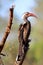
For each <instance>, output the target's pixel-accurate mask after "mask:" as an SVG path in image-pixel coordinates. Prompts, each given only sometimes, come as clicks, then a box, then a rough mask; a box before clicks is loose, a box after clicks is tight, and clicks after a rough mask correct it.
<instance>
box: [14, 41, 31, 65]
mask: <svg viewBox="0 0 43 65" xmlns="http://www.w3.org/2000/svg"><path fill="white" fill-rule="evenodd" d="M30 41H31V40H28V42H30ZM28 42H27V45H26V46H24V49H23V51H24V50H25V52H24V54H23V55H22V59H21V60H20V61H15V63H14V65H22V64H23V61H24V59H25V57H26V54H27V51H28V49H29V44H28Z"/></svg>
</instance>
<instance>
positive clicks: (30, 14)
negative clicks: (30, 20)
mask: <svg viewBox="0 0 43 65" xmlns="http://www.w3.org/2000/svg"><path fill="white" fill-rule="evenodd" d="M30 16H33V17H35V18H38V17H37V16H36V15H35V14H33V13H29V14H28V17H30Z"/></svg>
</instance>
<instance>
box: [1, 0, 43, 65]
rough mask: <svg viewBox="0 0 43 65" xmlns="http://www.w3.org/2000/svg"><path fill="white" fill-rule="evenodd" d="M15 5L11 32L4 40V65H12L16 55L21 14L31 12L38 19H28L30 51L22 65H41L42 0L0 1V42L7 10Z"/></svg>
mask: <svg viewBox="0 0 43 65" xmlns="http://www.w3.org/2000/svg"><path fill="white" fill-rule="evenodd" d="M12 4H14V5H15V8H14V18H13V24H12V29H11V32H10V34H9V36H8V38H7V40H6V43H5V46H4V49H3V51H2V52H3V53H5V54H6V56H5V57H3V56H2V61H3V63H4V65H13V64H14V62H15V59H16V56H17V53H18V46H19V42H18V38H17V36H18V28H19V25H20V24H21V23H23V20H22V18H21V17H22V14H23V13H24V12H26V11H29V12H33V13H34V14H36V15H37V17H38V19H35V18H33V17H30V18H29V20H30V22H31V26H32V28H31V35H30V39H31V42H30V49H29V50H28V52H27V55H26V58H25V60H24V63H23V65H43V0H0V40H1V39H2V37H3V34H4V32H5V29H6V26H7V23H8V19H9V8H10V7H11V6H12Z"/></svg>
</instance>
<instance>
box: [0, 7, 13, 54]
mask: <svg viewBox="0 0 43 65" xmlns="http://www.w3.org/2000/svg"><path fill="white" fill-rule="evenodd" d="M13 9H14V8H13V6H12V8H10V18H9V21H8V25H7V27H6V30H5V33H4V35H3V38H2V40H1V42H0V54H1V51H2V49H3V47H4V45H5V42H6V39H7V37H8V35H9V33H10V30H11V26H12V20H13Z"/></svg>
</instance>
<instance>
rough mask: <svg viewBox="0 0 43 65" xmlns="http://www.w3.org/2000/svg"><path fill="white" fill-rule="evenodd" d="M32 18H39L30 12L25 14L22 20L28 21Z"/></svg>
mask: <svg viewBox="0 0 43 65" xmlns="http://www.w3.org/2000/svg"><path fill="white" fill-rule="evenodd" d="M30 16H32V17H35V18H37V16H36V15H35V14H33V13H29V12H25V13H24V14H23V16H22V18H23V19H27V18H28V17H30Z"/></svg>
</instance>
